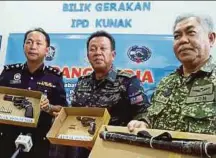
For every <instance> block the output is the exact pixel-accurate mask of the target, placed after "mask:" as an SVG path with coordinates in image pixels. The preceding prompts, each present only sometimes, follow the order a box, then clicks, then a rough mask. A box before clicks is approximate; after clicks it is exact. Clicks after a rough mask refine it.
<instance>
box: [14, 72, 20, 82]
mask: <svg viewBox="0 0 216 158" xmlns="http://www.w3.org/2000/svg"><path fill="white" fill-rule="evenodd" d="M20 79H21V74H20V73H16V74H15V75H14V80H16V81H17V80H20Z"/></svg>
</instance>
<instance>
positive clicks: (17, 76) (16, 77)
mask: <svg viewBox="0 0 216 158" xmlns="http://www.w3.org/2000/svg"><path fill="white" fill-rule="evenodd" d="M20 83H21V74H20V73H16V74H14V79H13V80H10V84H20Z"/></svg>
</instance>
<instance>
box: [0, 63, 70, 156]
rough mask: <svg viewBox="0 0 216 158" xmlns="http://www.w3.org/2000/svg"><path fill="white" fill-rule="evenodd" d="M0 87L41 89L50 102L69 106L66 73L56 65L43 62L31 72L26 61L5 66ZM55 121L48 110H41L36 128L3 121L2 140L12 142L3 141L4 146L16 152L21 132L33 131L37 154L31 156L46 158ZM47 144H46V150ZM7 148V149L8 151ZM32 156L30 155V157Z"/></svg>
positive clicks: (34, 150) (0, 128) (35, 152)
mask: <svg viewBox="0 0 216 158" xmlns="http://www.w3.org/2000/svg"><path fill="white" fill-rule="evenodd" d="M0 86H6V87H12V88H21V89H29V90H35V91H41V92H42V93H46V95H47V98H48V99H49V102H50V104H53V105H62V106H66V105H67V101H66V92H65V90H64V83H63V77H62V73H61V72H60V71H59V70H57V69H56V68H53V67H51V66H45V65H44V64H42V65H41V66H40V67H39V68H38V69H37V70H36V71H35V72H34V73H30V72H29V70H28V67H27V64H26V63H25V64H21V63H18V64H12V65H5V66H4V70H3V71H2V73H1V75H0ZM51 124H52V116H51V115H50V114H48V113H46V112H44V111H41V114H40V118H39V121H38V126H37V128H36V129H34V128H28V127H16V128H14V126H12V125H4V124H1V125H0V132H1V134H2V139H8V140H5V141H6V142H8V143H5V141H1V140H0V141H1V142H0V144H2V143H3V144H2V146H4V148H6V149H7V148H8V149H7V150H8V153H9V152H12V151H14V150H15V149H14V141H15V139H16V138H17V136H18V135H19V134H20V132H22V133H27V132H30V133H33V136H32V138H33V143H35V144H34V146H33V149H32V150H31V151H33V153H34V154H33V155H31V156H32V157H33V156H35V157H37V156H36V155H37V154H39V155H38V156H41V157H40V158H42V157H43V156H42V155H43V154H44V155H47V153H48V152H49V147H48V146H49V142H48V140H47V139H46V134H47V132H48V131H49V129H50V127H51ZM9 142H10V143H11V145H10V144H9ZM6 144H9V146H7V145H6ZM43 144H45V145H44V149H43ZM10 148H11V149H10ZM39 148H41V149H39ZM1 150H2V148H1V145H0V157H3V156H2V154H3V153H2V152H1ZM7 150H6V151H7ZM10 150H11V151H10ZM6 151H4V152H5V153H6ZM43 152H44V153H43ZM40 153H41V154H40ZM10 154H12V153H10ZM29 156H30V155H28V156H26V157H29ZM44 157H45V156H44Z"/></svg>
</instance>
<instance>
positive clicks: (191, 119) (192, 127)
mask: <svg viewBox="0 0 216 158" xmlns="http://www.w3.org/2000/svg"><path fill="white" fill-rule="evenodd" d="M182 115H183V120H184V122H185V124H186V126H187V127H186V128H187V130H186V131H188V132H195V133H206V134H214V133H216V103H215V102H200V103H190V104H187V105H186V106H185V107H184V108H183V109H182Z"/></svg>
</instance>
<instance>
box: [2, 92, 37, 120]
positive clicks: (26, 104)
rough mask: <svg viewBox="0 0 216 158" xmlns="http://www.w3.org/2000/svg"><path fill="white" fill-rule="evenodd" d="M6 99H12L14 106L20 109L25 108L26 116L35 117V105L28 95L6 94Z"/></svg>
mask: <svg viewBox="0 0 216 158" xmlns="http://www.w3.org/2000/svg"><path fill="white" fill-rule="evenodd" d="M4 100H6V101H12V102H13V103H14V106H16V107H18V108H20V109H22V108H24V109H25V114H24V116H25V117H28V118H33V106H32V103H31V102H30V101H29V100H27V99H26V97H23V96H19V97H17V96H16V97H15V96H12V95H7V94H5V95H4Z"/></svg>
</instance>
